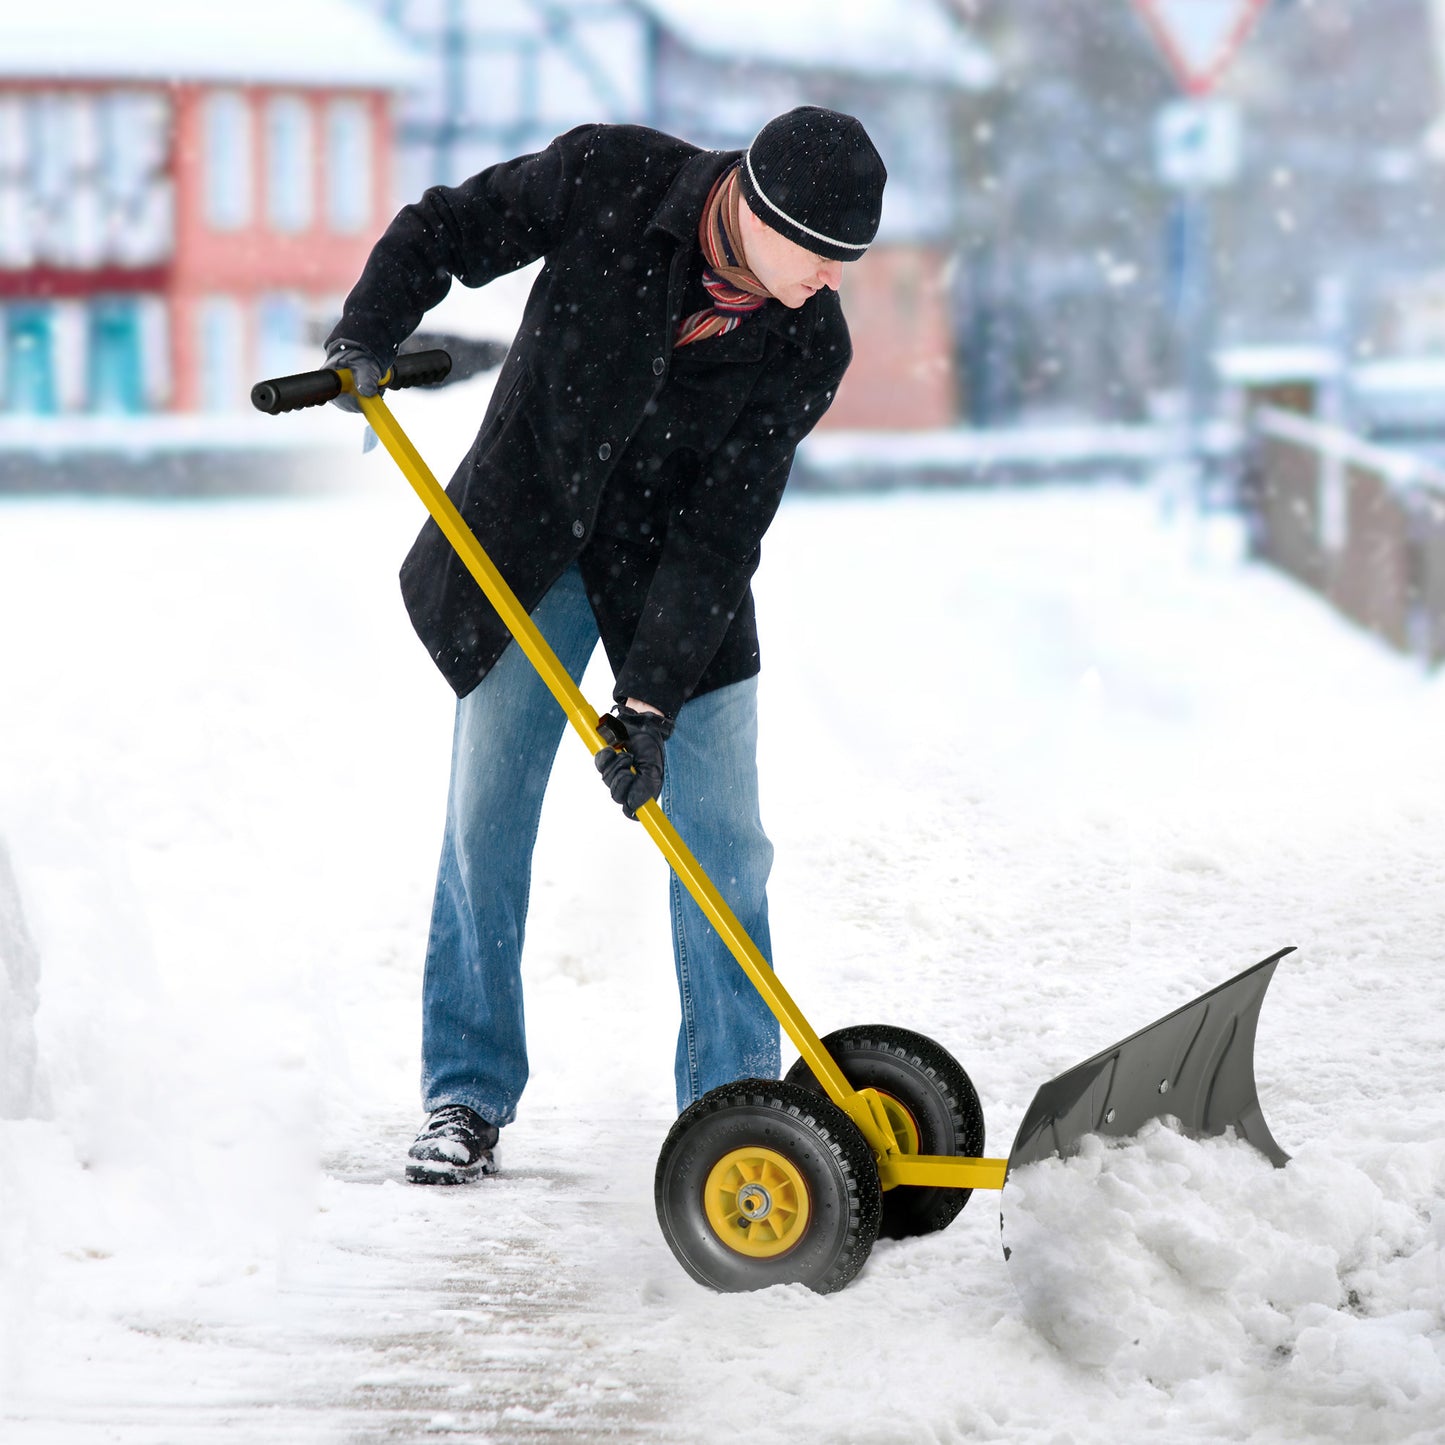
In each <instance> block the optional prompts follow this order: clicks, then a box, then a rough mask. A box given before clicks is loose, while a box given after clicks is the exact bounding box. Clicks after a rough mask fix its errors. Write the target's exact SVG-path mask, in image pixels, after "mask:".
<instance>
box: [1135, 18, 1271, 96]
mask: <svg viewBox="0 0 1445 1445" xmlns="http://www.w3.org/2000/svg"><path fill="white" fill-rule="evenodd" d="M1268 3H1269V0H1134V4H1135V7H1136V8H1137V9H1138V11H1139V13H1140V14H1141V15H1142V16H1143V17H1144V20H1145V22H1146V23H1147V24H1148V26H1149V29H1150V32H1151V33H1152V34H1153V36H1154V38H1155V40H1156V41H1158V43H1159V48H1160V49H1161V50H1162V51H1163V52H1164V57H1165V59H1166V60H1168V62H1169V65H1170V68H1171V69H1172V70H1173V71H1174V74H1175V75H1176V76H1177V77H1178V80H1179V84H1180V85H1181V86H1183V87H1184V90H1185V91H1186V92H1187V93H1188V94H1189V95H1205V94H1207V93H1208V92H1209V91H1211V90H1213V88H1214V87H1215V85H1216V84H1218V82H1219V78H1220V77H1221V76H1222V75H1223V74H1224V72H1225V71H1226V70H1227V69H1228V68H1229V64H1230V62H1231V61H1232V60H1233V59H1234V57H1235V55H1236V53H1237V52H1238V50H1239V47H1240V46H1241V45H1243V44H1244V41H1245V38H1246V37H1247V36H1248V34H1249V32H1250V31H1251V30H1252V29H1254V22H1255V21H1256V20H1258V19H1259V15H1260V12H1261V11H1262V10H1263V9H1264V7H1265V6H1266V5H1267V4H1268Z"/></svg>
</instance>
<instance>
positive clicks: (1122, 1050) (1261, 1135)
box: [1004, 948, 1294, 1255]
mask: <svg viewBox="0 0 1445 1445" xmlns="http://www.w3.org/2000/svg"><path fill="white" fill-rule="evenodd" d="M1293 952H1294V949H1293V948H1282V949H1280V951H1279V952H1278V953H1276V954H1273V955H1272V956H1271V957H1269V958H1266V959H1265V960H1264V961H1263V962H1261V963H1257V964H1255V965H1254V966H1253V967H1252V968H1247V969H1245V970H1244V972H1243V973H1241V974H1237V975H1236V976H1235V977H1234V978H1232V979H1230V980H1229V982H1228V983H1222V984H1220V985H1219V987H1218V988H1212V989H1210V990H1209V992H1208V993H1205V994H1201V995H1200V996H1199V997H1198V998H1197V999H1195V1000H1194V1001H1193V1003H1187V1004H1185V1005H1184V1006H1183V1007H1182V1008H1177V1009H1175V1010H1174V1012H1173V1013H1171V1014H1166V1015H1165V1016H1164V1017H1163V1018H1162V1019H1159V1020H1157V1021H1156V1022H1154V1023H1152V1024H1150V1025H1149V1026H1148V1027H1147V1028H1143V1029H1140V1030H1139V1032H1138V1033H1136V1034H1130V1035H1129V1037H1128V1038H1127V1039H1124V1040H1122V1041H1121V1042H1119V1043H1117V1044H1115V1045H1114V1046H1113V1047H1112V1048H1108V1049H1105V1050H1103V1052H1102V1053H1097V1054H1095V1055H1094V1057H1093V1058H1091V1059H1085V1060H1084V1062H1083V1063H1082V1064H1075V1065H1074V1067H1073V1068H1072V1069H1069V1070H1067V1071H1066V1072H1064V1073H1062V1074H1060V1075H1059V1076H1058V1077H1057V1078H1055V1079H1050V1080H1049V1082H1048V1083H1047V1084H1045V1085H1043V1087H1042V1088H1040V1089H1039V1091H1038V1093H1036V1094H1035V1095H1034V1101H1033V1103H1032V1104H1030V1105H1029V1107H1028V1110H1027V1112H1026V1113H1025V1114H1024V1117H1023V1123H1021V1124H1020V1125H1019V1131H1018V1136H1017V1137H1016V1138H1015V1139H1014V1147H1013V1152H1012V1153H1011V1154H1010V1155H1009V1160H1008V1168H1009V1170H1013V1169H1020V1168H1022V1167H1023V1166H1024V1165H1025V1164H1032V1163H1034V1162H1035V1161H1037V1160H1039V1159H1047V1158H1049V1157H1050V1156H1051V1155H1053V1154H1058V1155H1061V1156H1063V1157H1065V1158H1067V1157H1068V1155H1070V1154H1072V1153H1074V1152H1075V1151H1076V1150H1077V1149H1078V1147H1079V1141H1080V1140H1081V1139H1082V1138H1083V1137H1084V1135H1086V1134H1113V1135H1118V1136H1120V1137H1127V1136H1128V1135H1130V1134H1134V1133H1136V1132H1137V1131H1138V1130H1139V1129H1140V1128H1141V1127H1142V1126H1143V1125H1144V1124H1146V1123H1147V1122H1148V1121H1149V1120H1150V1119H1155V1118H1159V1117H1161V1116H1163V1115H1171V1116H1173V1117H1174V1118H1177V1119H1178V1120H1179V1123H1180V1124H1181V1126H1182V1127H1183V1129H1184V1131H1185V1133H1187V1134H1191V1135H1194V1136H1196V1137H1208V1136H1210V1135H1214V1134H1222V1133H1224V1131H1225V1130H1226V1129H1233V1130H1235V1132H1236V1133H1238V1134H1239V1135H1240V1136H1241V1137H1242V1138H1245V1139H1247V1140H1249V1142H1250V1143H1251V1144H1253V1145H1254V1147H1255V1148H1256V1149H1258V1150H1259V1151H1260V1153H1262V1154H1264V1155H1265V1156H1266V1157H1267V1158H1268V1159H1269V1160H1270V1161H1271V1162H1272V1163H1273V1164H1274V1165H1275V1167H1276V1168H1283V1167H1284V1165H1285V1164H1286V1163H1288V1161H1289V1155H1288V1154H1286V1153H1285V1152H1284V1150H1283V1149H1281V1148H1280V1147H1279V1145H1278V1144H1277V1143H1276V1142H1275V1140H1274V1136H1273V1135H1272V1134H1271V1133H1270V1132H1269V1125H1268V1124H1266V1123H1265V1121H1264V1114H1263V1112H1262V1111H1261V1110H1260V1107H1259V1095H1258V1094H1257V1093H1256V1091H1255V1084H1254V1034H1255V1028H1256V1025H1257V1024H1258V1022H1259V1008H1260V1005H1261V1004H1262V1003H1263V1002H1264V994H1265V990H1266V989H1267V988H1268V987H1269V982H1270V979H1271V978H1273V977H1274V970H1275V966H1276V965H1277V964H1278V963H1279V961H1280V959H1282V958H1283V957H1284V956H1285V954H1287V953H1293ZM1005 1178H1007V1173H1006V1174H1005ZM1004 1254H1005V1255H1007V1254H1008V1248H1007V1246H1005V1248H1004Z"/></svg>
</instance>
